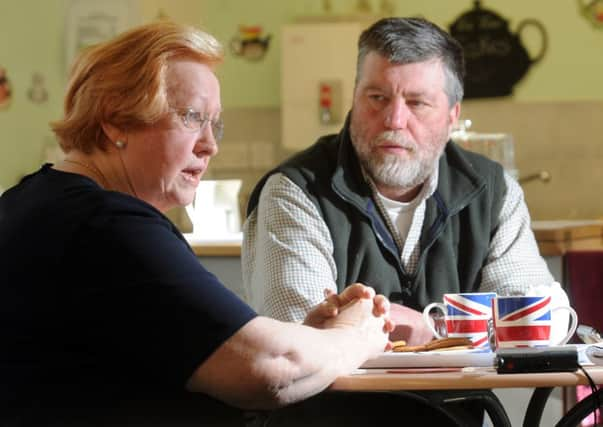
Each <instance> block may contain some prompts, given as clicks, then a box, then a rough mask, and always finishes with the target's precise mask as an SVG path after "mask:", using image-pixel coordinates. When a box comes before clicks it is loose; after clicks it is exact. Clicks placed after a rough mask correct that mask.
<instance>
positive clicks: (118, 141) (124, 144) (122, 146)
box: [115, 139, 126, 149]
mask: <svg viewBox="0 0 603 427" xmlns="http://www.w3.org/2000/svg"><path fill="white" fill-rule="evenodd" d="M115 146H116V147H117V148H120V149H121V148H124V147H125V146H126V143H125V142H123V141H120V140H119V139H118V140H117V141H115Z"/></svg>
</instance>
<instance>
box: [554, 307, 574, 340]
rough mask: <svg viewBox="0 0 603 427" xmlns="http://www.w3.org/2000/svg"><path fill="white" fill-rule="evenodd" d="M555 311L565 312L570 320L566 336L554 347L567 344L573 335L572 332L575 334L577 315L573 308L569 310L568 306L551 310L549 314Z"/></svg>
mask: <svg viewBox="0 0 603 427" xmlns="http://www.w3.org/2000/svg"><path fill="white" fill-rule="evenodd" d="M557 310H567V311H568V312H569V314H570V317H571V319H572V321H571V323H570V327H569V330H568V331H567V335H566V336H565V338H563V339H562V340H561V342H559V343H557V344H555V345H564V344H567V342H568V341H569V340H570V338H571V337H572V336H573V335H574V332H576V328H577V327H578V314H577V313H576V310H574V309H573V308H571V307H569V306H561V307H555V308H553V309H552V310H551V313H553V312H555V311H557Z"/></svg>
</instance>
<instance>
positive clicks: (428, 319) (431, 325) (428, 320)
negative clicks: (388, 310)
mask: <svg viewBox="0 0 603 427" xmlns="http://www.w3.org/2000/svg"><path fill="white" fill-rule="evenodd" d="M432 308H437V309H439V310H442V313H443V314H444V315H446V306H445V305H444V304H442V303H440V302H432V303H431V304H428V305H427V306H426V307H425V308H424V309H423V321H425V324H426V325H427V327H428V328H429V330H430V331H431V332H432V333H433V335H434V336H435V337H436V338H438V339H440V338H446V337H443V336H442V335H440V334H439V333H438V331H436V329H435V325H434V323H433V319H432V318H431V316H430V315H429V312H430V311H431V309H432ZM574 329H575V328H574Z"/></svg>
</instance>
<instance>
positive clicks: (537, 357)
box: [495, 346, 579, 374]
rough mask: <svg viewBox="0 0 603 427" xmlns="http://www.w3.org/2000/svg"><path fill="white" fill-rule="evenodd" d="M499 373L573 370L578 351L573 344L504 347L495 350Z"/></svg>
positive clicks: (575, 368)
mask: <svg viewBox="0 0 603 427" xmlns="http://www.w3.org/2000/svg"><path fill="white" fill-rule="evenodd" d="M495 366H496V371H497V372H498V373H499V374H525V373H542V372H574V371H576V370H577V369H578V367H579V365H578V351H577V349H576V347H574V346H557V347H541V348H539V347H534V348H531V347H522V348H504V349H500V350H498V351H497V352H496V358H495Z"/></svg>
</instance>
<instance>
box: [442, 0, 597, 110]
mask: <svg viewBox="0 0 603 427" xmlns="http://www.w3.org/2000/svg"><path fill="white" fill-rule="evenodd" d="M601 1H603V0H601ZM528 27H532V28H534V29H536V30H537V32H538V34H539V36H540V49H539V51H538V53H536V54H535V55H533V56H531V55H530V53H529V52H528V51H527V49H526V48H525V47H524V45H523V43H522V40H521V34H522V31H523V30H524V29H526V28H528ZM450 34H451V35H452V37H454V38H455V39H456V40H457V41H458V42H459V43H460V44H461V46H462V47H463V51H464V54H465V67H466V76H465V98H483V97H494V96H506V95H510V94H511V93H512V92H513V86H514V85H515V84H516V83H517V82H518V81H519V80H521V79H522V78H523V77H524V76H525V74H526V73H527V72H528V70H529V68H530V67H531V66H532V65H534V64H537V63H538V62H540V60H541V59H542V58H543V57H544V54H545V53H546V49H547V33H546V30H545V28H544V26H543V25H542V24H541V23H540V22H538V21H536V20H535V19H524V20H523V21H521V22H520V23H519V25H518V26H517V31H516V33H515V34H513V33H511V31H509V23H508V21H507V20H506V19H504V18H502V17H501V16H500V15H498V14H497V13H495V12H493V11H491V10H487V9H483V8H482V7H481V4H480V1H479V0H476V1H475V2H474V8H473V9H471V10H469V11H468V12H466V13H464V14H462V15H461V16H459V17H458V18H457V19H456V21H454V22H453V23H452V24H451V25H450Z"/></svg>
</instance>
